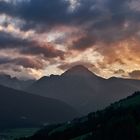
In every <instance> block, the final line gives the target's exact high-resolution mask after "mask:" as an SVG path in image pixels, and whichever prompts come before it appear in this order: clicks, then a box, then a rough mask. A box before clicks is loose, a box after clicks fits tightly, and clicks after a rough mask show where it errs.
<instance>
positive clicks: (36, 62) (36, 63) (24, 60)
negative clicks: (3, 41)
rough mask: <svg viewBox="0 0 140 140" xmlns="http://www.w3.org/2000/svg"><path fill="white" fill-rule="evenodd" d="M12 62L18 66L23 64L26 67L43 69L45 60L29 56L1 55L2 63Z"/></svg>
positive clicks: (0, 62) (0, 60)
mask: <svg viewBox="0 0 140 140" xmlns="http://www.w3.org/2000/svg"><path fill="white" fill-rule="evenodd" d="M6 64H12V65H17V66H23V67H24V68H33V69H37V70H38V69H42V68H43V67H44V64H43V62H42V61H41V60H40V59H37V58H34V59H33V58H28V57H18V58H10V57H0V65H6Z"/></svg>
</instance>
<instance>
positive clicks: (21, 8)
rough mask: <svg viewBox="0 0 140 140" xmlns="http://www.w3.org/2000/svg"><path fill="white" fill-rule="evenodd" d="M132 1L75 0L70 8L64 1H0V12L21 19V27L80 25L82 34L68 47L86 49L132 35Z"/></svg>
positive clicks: (136, 17)
mask: <svg viewBox="0 0 140 140" xmlns="http://www.w3.org/2000/svg"><path fill="white" fill-rule="evenodd" d="M132 1H134V0H79V1H78V3H79V4H78V6H77V7H76V8H75V9H74V10H73V11H70V2H69V1H68V0H67V1H66V0H30V1H21V2H17V3H15V4H12V3H10V2H0V7H1V8H0V12H1V13H6V14H8V15H10V16H13V17H17V18H20V19H22V20H24V26H22V29H23V30H28V29H34V30H36V31H41V32H43V31H44V32H45V31H46V30H50V29H52V28H53V27H59V26H61V25H62V26H63V25H64V26H68V27H69V26H74V27H77V28H81V30H82V31H83V33H85V37H84V38H81V39H78V40H77V41H74V42H73V44H72V48H73V47H75V48H76V49H80V47H81V48H82V49H86V48H89V47H91V46H93V45H94V44H95V43H98V42H103V43H105V44H108V43H112V42H115V41H119V40H123V39H126V38H128V37H131V36H136V33H137V31H138V30H140V27H139V24H138V23H139V21H140V18H139V17H140V12H138V11H137V12H136V11H134V10H132V9H131V5H130V2H132ZM92 37H93V39H92ZM83 42H84V43H83Z"/></svg>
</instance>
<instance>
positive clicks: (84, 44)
mask: <svg viewBox="0 0 140 140" xmlns="http://www.w3.org/2000/svg"><path fill="white" fill-rule="evenodd" d="M95 43H96V40H95V39H94V37H92V36H88V35H86V36H83V37H80V38H79V39H78V40H76V41H73V42H72V46H71V47H72V48H73V49H77V50H85V49H86V48H90V47H92V46H93V45H94V44H95Z"/></svg>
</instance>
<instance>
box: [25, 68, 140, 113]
mask: <svg viewBox="0 0 140 140" xmlns="http://www.w3.org/2000/svg"><path fill="white" fill-rule="evenodd" d="M138 90H140V81H138V80H129V79H121V78H110V79H103V78H101V77H98V76H96V75H95V74H93V73H92V72H91V71H89V70H88V69H87V68H85V67H83V66H75V67H73V68H71V69H69V70H68V71H66V72H65V73H63V74H62V75H60V76H58V75H51V76H50V77H42V78H41V79H39V80H38V81H37V82H35V83H34V84H32V86H30V87H29V88H27V90H26V91H28V92H31V93H34V94H39V95H41V96H46V97H51V98H55V99H59V100H62V101H65V102H66V103H68V104H70V105H72V106H73V107H74V108H76V109H77V110H79V112H81V113H83V114H86V113H89V112H92V111H96V110H97V109H102V108H104V107H106V106H108V105H109V104H110V103H112V102H114V101H116V100H120V99H122V98H124V97H127V96H129V95H130V94H131V93H132V92H135V91H138Z"/></svg>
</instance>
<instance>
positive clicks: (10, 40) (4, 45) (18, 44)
mask: <svg viewBox="0 0 140 140" xmlns="http://www.w3.org/2000/svg"><path fill="white" fill-rule="evenodd" d="M0 49H16V50H17V51H19V52H20V53H21V54H24V55H37V56H39V55H43V57H46V58H55V57H60V58H61V59H63V55H64V52H63V51H61V50H58V49H55V47H54V46H53V45H52V44H50V43H48V44H47V43H46V44H41V43H39V42H37V41H34V40H32V39H26V38H20V37H15V36H13V35H12V34H10V33H6V32H2V31H0Z"/></svg>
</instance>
